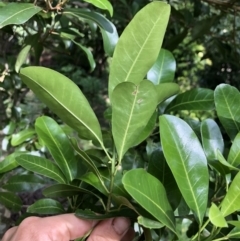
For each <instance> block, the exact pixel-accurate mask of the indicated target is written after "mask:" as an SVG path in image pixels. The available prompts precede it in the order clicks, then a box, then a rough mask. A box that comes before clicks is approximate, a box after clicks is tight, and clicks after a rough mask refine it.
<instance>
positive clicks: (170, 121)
mask: <svg viewBox="0 0 240 241" xmlns="http://www.w3.org/2000/svg"><path fill="white" fill-rule="evenodd" d="M160 137H161V142H162V147H163V152H164V156H165V158H166V160H167V163H168V165H169V167H170V169H171V171H172V173H173V175H174V178H175V180H176V182H177V184H178V187H179V189H180V191H181V193H182V195H183V197H184V199H185V202H186V203H187V205H188V206H189V207H190V208H191V209H192V211H194V212H195V214H196V215H197V217H198V221H199V223H202V220H203V217H204V214H205V212H206V208H207V202H208V182H209V174H208V166H207V159H206V156H205V154H204V151H203V149H202V146H201V144H200V142H199V140H198V138H197V136H196V134H195V133H194V131H193V130H192V129H191V128H190V126H189V125H188V124H187V123H186V122H184V121H183V120H181V119H180V118H178V117H175V116H170V115H163V116H161V117H160Z"/></svg>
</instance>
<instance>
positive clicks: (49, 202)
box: [27, 198, 65, 215]
mask: <svg viewBox="0 0 240 241" xmlns="http://www.w3.org/2000/svg"><path fill="white" fill-rule="evenodd" d="M27 212H28V213H37V214H47V215H49V214H61V213H65V210H64V208H63V206H62V204H61V203H60V202H58V201H56V200H53V199H50V198H44V199H40V200H38V201H36V202H35V203H34V204H32V205H31V206H29V207H28V209H27Z"/></svg>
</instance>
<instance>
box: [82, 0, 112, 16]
mask: <svg viewBox="0 0 240 241" xmlns="http://www.w3.org/2000/svg"><path fill="white" fill-rule="evenodd" d="M84 2H88V3H91V4H92V5H94V6H95V7H97V8H100V9H104V10H108V12H109V13H110V15H111V17H112V15H113V7H112V4H111V3H110V2H109V1H108V0H84Z"/></svg>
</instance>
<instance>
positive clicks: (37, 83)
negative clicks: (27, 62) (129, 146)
mask: <svg viewBox="0 0 240 241" xmlns="http://www.w3.org/2000/svg"><path fill="white" fill-rule="evenodd" d="M20 76H21V78H22V80H23V82H24V83H25V84H26V85H27V86H28V87H29V88H30V89H31V90H32V91H33V92H34V93H35V94H36V96H37V97H38V98H39V99H40V100H41V101H42V102H44V103H45V104H46V105H47V106H48V107H49V108H50V109H52V111H53V112H55V113H56V114H57V115H58V116H59V117H60V118H61V119H62V120H63V121H64V122H66V124H68V125H69V126H70V127H72V128H73V129H75V130H76V131H77V132H78V134H79V136H80V137H82V138H86V139H95V140H97V141H99V142H100V143H101V142H102V133H101V129H100V125H99V122H98V120H97V117H96V115H95V114H94V112H93V110H92V108H91V107H90V105H89V103H88V101H87V99H86V98H85V96H84V95H83V94H82V92H81V90H80V89H79V88H78V86H77V85H76V84H74V83H73V82H72V81H71V80H70V79H68V78H67V77H65V76H64V75H62V74H60V73H58V72H56V71H54V70H51V69H48V68H44V67H27V68H24V69H21V71H20ZM56 86H57V87H58V88H56Z"/></svg>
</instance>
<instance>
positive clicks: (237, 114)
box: [214, 84, 240, 140]
mask: <svg viewBox="0 0 240 241" xmlns="http://www.w3.org/2000/svg"><path fill="white" fill-rule="evenodd" d="M239 100H240V93H239V91H238V90H237V89H236V88H235V87H233V86H230V85H227V84H220V85H218V86H217V88H216V89H215V91H214V101H215V105H216V110H217V115H218V118H219V120H220V122H221V123H222V125H223V127H224V129H225V130H226V132H227V134H228V136H229V137H230V138H231V140H234V138H235V136H236V135H237V134H238V132H239V131H240V108H239V106H238V102H239Z"/></svg>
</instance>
